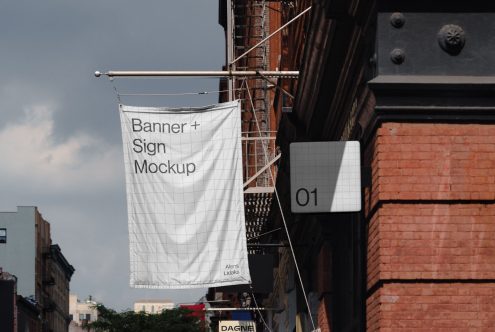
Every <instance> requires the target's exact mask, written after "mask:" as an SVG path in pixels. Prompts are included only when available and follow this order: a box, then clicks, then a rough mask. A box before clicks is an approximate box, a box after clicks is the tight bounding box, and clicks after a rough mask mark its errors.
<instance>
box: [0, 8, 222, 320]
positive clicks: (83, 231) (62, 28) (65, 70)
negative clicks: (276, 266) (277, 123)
mask: <svg viewBox="0 0 495 332" xmlns="http://www.w3.org/2000/svg"><path fill="white" fill-rule="evenodd" d="M223 63H224V32H223V29H222V27H221V26H220V25H219V24H218V1H213V0H145V1H130V0H84V1H73V0H43V1H38V0H15V1H3V2H2V4H1V5H0V112H1V113H0V114H1V120H0V156H1V159H0V160H1V161H0V211H2V212H5V211H15V210H16V208H17V206H25V205H28V206H37V207H38V208H39V211H40V212H41V214H42V215H43V217H44V218H45V219H46V220H48V221H49V222H50V224H51V229H52V239H53V243H58V244H59V245H60V247H61V248H62V252H63V254H64V255H65V257H66V258H67V259H68V261H69V262H70V263H71V264H72V265H73V266H74V268H75V269H76V272H75V274H74V276H73V278H72V281H71V292H74V293H77V294H78V296H79V297H80V298H86V297H87V296H88V295H92V296H93V297H94V298H96V300H98V301H100V302H103V303H104V304H105V305H107V306H110V307H112V308H114V309H117V310H123V309H127V308H131V307H132V305H133V302H134V301H135V300H137V299H141V298H162V299H170V300H172V301H174V302H176V303H179V302H191V301H196V300H198V299H199V298H200V297H201V296H202V295H204V294H205V293H206V290H205V289H199V290H169V291H166V290H164V291H160V290H150V291H147V290H138V289H131V288H130V287H129V286H128V285H129V253H128V233H127V210H126V202H125V183H124V170H123V167H124V164H123V157H122V141H121V133H120V127H119V125H120V122H119V117H118V112H117V103H118V101H117V97H116V93H115V91H114V85H115V87H116V88H117V90H118V91H119V92H120V93H122V94H124V93H176V92H199V91H215V90H218V79H208V78H196V79H185V78H168V79H123V78H121V79H116V80H114V81H113V82H110V81H109V80H108V79H107V78H104V77H102V78H99V79H97V78H95V77H94V75H93V73H94V71H95V70H100V71H107V70H221V66H222V64H223ZM215 102H217V95H216V94H207V95H200V96H181V97H165V96H161V97H139V96H138V97H122V103H124V104H130V105H163V106H178V105H181V106H199V105H209V104H213V103H215Z"/></svg>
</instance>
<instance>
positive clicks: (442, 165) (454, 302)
mask: <svg viewBox="0 0 495 332" xmlns="http://www.w3.org/2000/svg"><path fill="white" fill-rule="evenodd" d="M364 164H365V165H368V166H371V185H370V186H369V187H368V188H366V189H365V214H366V215H367V216H368V219H369V232H368V261H367V264H368V280H367V282H368V290H369V292H370V295H369V297H368V301H367V321H368V322H367V323H368V330H369V331H377V330H380V331H423V330H424V331H442V329H445V331H447V330H448V331H461V330H462V331H470V330H473V331H480V330H481V331H483V330H484V329H486V331H492V330H493V331H495V328H494V327H495V300H494V298H495V297H494V296H495V282H492V281H495V204H494V200H495V125H481V124H411V123H409V124H402V123H387V124H383V125H382V126H381V127H380V128H379V129H378V130H377V133H376V136H375V138H374V139H373V140H372V141H371V143H370V144H369V146H368V147H367V150H366V151H365V157H364Z"/></svg>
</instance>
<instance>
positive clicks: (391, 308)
mask: <svg viewBox="0 0 495 332" xmlns="http://www.w3.org/2000/svg"><path fill="white" fill-rule="evenodd" d="M367 314H368V317H369V319H368V324H367V330H368V331H378V330H379V331H383V332H395V331H404V332H405V331H411V332H413V331H414V332H422V331H429V332H432V331H435V332H441V331H446V332H447V331H448V332H457V331H459V332H461V331H462V332H465V331H487V332H488V331H495V285H494V284H473V283H466V284H465V283H450V284H434V283H429V284H419V285H418V284H386V285H384V286H383V287H381V288H380V289H378V290H377V291H376V292H375V293H374V294H373V295H372V296H371V297H370V298H368V310H367Z"/></svg>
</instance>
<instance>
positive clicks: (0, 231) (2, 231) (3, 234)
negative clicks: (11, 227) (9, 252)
mask: <svg viewBox="0 0 495 332" xmlns="http://www.w3.org/2000/svg"><path fill="white" fill-rule="evenodd" d="M0 243H7V228H0Z"/></svg>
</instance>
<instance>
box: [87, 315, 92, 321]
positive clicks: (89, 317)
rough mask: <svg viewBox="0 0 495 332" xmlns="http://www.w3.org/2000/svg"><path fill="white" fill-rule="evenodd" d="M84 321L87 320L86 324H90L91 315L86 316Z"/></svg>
mask: <svg viewBox="0 0 495 332" xmlns="http://www.w3.org/2000/svg"><path fill="white" fill-rule="evenodd" d="M86 320H87V321H88V322H91V314H86Z"/></svg>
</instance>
